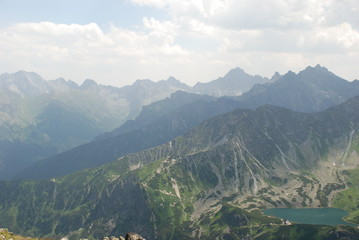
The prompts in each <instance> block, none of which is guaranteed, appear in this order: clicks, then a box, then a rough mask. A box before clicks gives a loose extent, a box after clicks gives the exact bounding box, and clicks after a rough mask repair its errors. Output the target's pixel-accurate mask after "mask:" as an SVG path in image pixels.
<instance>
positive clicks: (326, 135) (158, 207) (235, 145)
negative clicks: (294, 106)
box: [0, 97, 359, 239]
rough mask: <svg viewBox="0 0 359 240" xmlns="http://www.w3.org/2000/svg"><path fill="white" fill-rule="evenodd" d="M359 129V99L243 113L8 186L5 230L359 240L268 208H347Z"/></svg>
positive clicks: (0, 201)
mask: <svg viewBox="0 0 359 240" xmlns="http://www.w3.org/2000/svg"><path fill="white" fill-rule="evenodd" d="M358 124H359V97H355V98H352V99H350V100H348V101H347V102H345V103H343V104H341V105H338V106H335V107H332V108H330V109H328V110H326V111H322V112H318V113H300V112H293V111H291V110H288V109H285V108H282V107H275V106H271V105H267V106H263V107H259V108H257V109H255V110H249V109H247V110H246V109H237V110H234V111H232V112H229V113H225V114H222V115H219V116H216V117H214V118H211V119H209V120H206V121H204V122H202V123H200V124H199V125H197V126H195V127H194V128H192V129H191V130H189V131H187V133H185V134H184V135H182V136H179V137H177V138H175V139H173V140H171V141H168V142H167V143H165V144H163V145H159V146H157V147H154V148H149V149H146V150H143V151H140V152H137V153H132V154H129V155H126V156H123V157H121V158H119V159H117V160H115V161H112V162H110V163H107V164H105V165H101V166H100V167H97V168H93V169H87V170H83V171H81V172H76V173H73V174H69V175H65V176H63V177H58V178H52V179H49V180H41V181H13V182H0V192H1V193H6V194H1V196H0V215H1V216H2V218H1V219H0V225H2V226H6V227H8V228H10V229H16V230H17V232H20V233H21V234H24V235H30V236H31V235H33V234H36V235H42V236H52V237H54V236H56V237H61V236H68V237H70V239H78V238H84V237H86V238H99V237H100V236H104V235H119V234H120V233H123V232H126V231H128V229H132V230H133V231H136V232H139V233H140V234H141V235H143V236H147V238H149V239H213V237H214V236H222V237H223V239H240V238H243V237H248V238H255V239H267V237H268V236H276V234H279V233H280V232H282V231H292V234H293V236H300V234H301V232H303V231H306V234H314V235H313V236H322V237H323V236H325V237H328V238H321V239H331V238H330V236H332V237H333V236H337V235H338V234H339V235H341V236H344V237H347V238H349V237H352V238H349V239H355V238H356V237H358V236H359V231H358V230H357V229H355V228H351V227H325V226H317V227H313V226H312V227H308V226H307V225H300V224H297V225H293V226H287V227H286V226H284V225H282V224H280V220H277V219H274V218H270V217H266V216H264V215H262V214H261V213H260V212H259V211H260V210H261V209H265V208H269V207H294V206H295V207H308V206H309V207H327V206H332V205H333V204H334V206H335V204H342V206H344V208H346V207H345V206H347V207H348V206H349V205H345V204H349V203H348V201H345V196H346V195H345V192H344V193H343V194H342V195H341V196H339V199H338V198H337V193H338V191H343V190H345V189H350V188H351V187H350V181H351V180H350V178H349V180H348V177H350V175H351V174H353V173H351V172H350V171H352V170H351V169H354V171H358V169H357V168H356V167H357V156H358V155H357V154H358V152H357V151H358V149H359V145H358V144H359V138H358V132H357V130H358V127H359V125H358ZM333 163H335V164H333ZM352 188H353V187H352ZM351 192H353V189H351ZM352 196H353V195H352ZM354 201H356V202H358V201H359V198H358V199H355V200H354ZM350 202H353V198H352V199H351V201H350ZM348 210H349V209H348ZM351 214H353V215H350V219H351V221H353V222H356V223H359V222H358V219H359V218H358V215H356V213H355V212H354V211H352V212H351ZM283 228H285V229H287V230H285V229H283ZM109 233H110V234H109ZM315 234H316V235H315ZM257 235H258V236H257ZM260 236H262V237H263V238H261V237H260ZM285 239H286V238H285ZM288 239H289V238H288ZM297 239H304V238H297Z"/></svg>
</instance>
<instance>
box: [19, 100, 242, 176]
mask: <svg viewBox="0 0 359 240" xmlns="http://www.w3.org/2000/svg"><path fill="white" fill-rule="evenodd" d="M239 106H240V103H239V102H237V101H235V100H231V99H226V98H222V99H218V100H215V101H205V100H198V101H194V102H192V103H189V104H185V105H183V106H181V107H179V108H178V109H175V110H173V111H172V112H170V113H168V114H167V115H165V116H164V117H162V118H160V119H158V120H156V121H154V122H153V123H151V124H149V125H146V126H142V127H139V128H138V129H134V130H132V131H125V132H124V133H122V134H120V135H118V136H114V137H110V138H106V139H103V140H98V141H94V142H91V143H87V144H84V145H81V146H79V147H76V148H74V149H71V150H69V151H67V152H64V153H61V154H58V155H55V156H53V157H50V158H46V159H44V160H41V161H39V162H37V163H35V164H34V165H32V166H31V167H30V168H28V169H26V170H25V171H23V172H22V173H20V174H18V175H17V176H16V177H15V178H16V179H46V178H52V177H55V176H61V175H64V174H68V173H71V172H75V171H79V170H82V169H85V168H90V167H95V166H98V165H101V164H104V163H107V162H110V161H113V160H115V159H116V158H119V157H121V156H123V155H126V154H129V153H133V152H137V151H140V150H143V149H146V148H150V147H154V146H157V145H160V144H163V143H165V142H167V141H169V140H171V139H173V138H175V137H177V136H179V135H182V134H183V133H185V132H186V131H187V130H188V129H190V128H192V127H193V126H195V125H197V124H199V123H200V122H202V121H204V120H207V119H209V118H211V117H214V116H216V115H219V114H223V113H225V112H229V111H232V110H234V109H236V108H238V107H239Z"/></svg>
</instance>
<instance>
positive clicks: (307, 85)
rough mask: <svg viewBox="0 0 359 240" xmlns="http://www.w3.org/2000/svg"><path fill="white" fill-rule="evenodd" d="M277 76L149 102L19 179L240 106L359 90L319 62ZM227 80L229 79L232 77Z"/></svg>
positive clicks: (60, 169) (102, 157) (132, 146)
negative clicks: (239, 89) (244, 87)
mask: <svg viewBox="0 0 359 240" xmlns="http://www.w3.org/2000/svg"><path fill="white" fill-rule="evenodd" d="M236 72H238V73H239V74H245V76H247V75H248V74H246V73H244V72H243V70H240V69H234V70H232V71H231V72H230V73H229V74H227V75H226V76H233V75H235V73H236ZM275 76H277V81H273V82H268V83H265V84H257V85H255V86H254V87H253V89H251V90H250V91H248V92H247V93H244V94H242V95H241V96H239V97H231V98H228V97H222V98H219V99H218V100H217V99H216V98H214V97H209V96H206V95H198V94H190V93H185V92H178V93H175V94H173V96H171V97H170V98H167V99H164V100H161V101H159V102H155V103H153V104H150V105H147V106H144V107H143V110H142V111H141V112H140V114H139V115H138V117H137V118H136V119H134V120H129V121H127V122H126V123H125V124H123V126H121V127H120V128H117V129H115V130H113V131H111V132H109V133H105V134H102V135H100V136H98V137H97V141H95V142H91V143H87V144H85V145H82V146H79V147H77V148H74V149H71V150H69V151H66V152H63V153H61V154H59V155H55V156H51V157H48V158H44V159H43V160H41V161H38V162H36V163H35V164H34V165H32V166H30V167H28V168H27V169H25V170H24V171H20V172H19V173H18V174H16V175H15V176H14V178H15V179H44V178H51V177H56V176H60V175H64V174H67V173H71V172H74V171H78V170H81V169H85V168H89V167H95V166H98V165H100V164H103V163H106V162H109V161H112V160H114V159H116V158H118V157H121V156H123V155H124V154H129V153H132V152H136V151H139V150H143V149H146V148H148V147H153V146H156V145H159V144H163V143H165V142H166V141H169V140H171V139H172V138H174V137H177V136H179V135H182V134H183V133H185V132H186V131H187V130H189V129H190V128H191V127H194V126H195V125H197V124H198V123H200V122H201V121H204V120H207V119H209V118H210V117H213V116H216V115H219V114H222V113H225V112H228V111H231V110H234V109H235V108H239V107H242V108H252V109H253V108H256V107H258V106H261V105H264V104H266V103H268V104H272V105H276V106H284V107H287V108H289V109H292V110H295V111H302V112H313V111H320V110H324V109H325V108H327V107H329V106H334V105H336V104H339V103H341V102H343V101H344V100H346V99H348V98H349V97H352V96H355V93H357V94H359V85H358V84H359V83H358V81H354V82H348V81H346V80H344V79H342V78H340V77H338V76H336V75H334V74H333V73H331V72H329V71H328V70H327V69H326V68H324V67H321V66H319V65H317V66H315V67H308V68H306V69H305V70H303V71H301V72H299V73H298V74H294V73H293V72H288V73H287V74H285V75H284V76H280V75H279V74H276V75H275ZM257 77H258V76H255V78H257ZM273 78H274V77H273ZM273 78H272V79H273ZM223 79H227V80H226V81H227V82H228V78H227V77H224V78H223ZM218 81H219V80H215V81H212V82H210V83H208V85H211V84H213V83H218ZM197 85H198V84H197ZM224 85H225V84H224ZM259 88H261V89H262V90H261V91H258V89H259ZM233 89H235V88H233ZM209 109H210V110H209ZM99 139H101V141H99Z"/></svg>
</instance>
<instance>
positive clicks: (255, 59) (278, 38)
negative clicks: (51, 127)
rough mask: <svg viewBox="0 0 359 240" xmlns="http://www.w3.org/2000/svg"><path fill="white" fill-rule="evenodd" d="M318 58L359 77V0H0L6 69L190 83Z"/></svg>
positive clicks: (116, 81) (1, 59)
mask: <svg viewBox="0 0 359 240" xmlns="http://www.w3.org/2000/svg"><path fill="white" fill-rule="evenodd" d="M318 63H319V64H321V65H322V66H326V67H327V68H328V69H329V70H331V71H332V72H334V73H335V74H337V75H339V76H341V77H343V78H345V79H347V80H353V79H359V66H358V65H359V1H358V0H61V1H59V0H51V1H49V0H0V73H3V72H8V73H11V72H16V71H18V70H26V71H34V72H37V73H39V74H40V75H42V76H43V77H44V78H45V79H55V78H58V77H64V78H66V79H72V80H74V81H76V82H78V83H81V82H82V81H83V80H84V79H86V78H91V79H94V80H96V81H97V82H100V83H102V84H106V85H115V86H123V85H127V84H131V83H132V82H134V81H135V80H136V79H144V78H148V79H151V80H154V81H158V80H161V79H166V78H167V77H168V76H169V75H171V76H174V77H176V78H177V79H179V80H181V81H183V82H185V83H187V84H190V85H193V84H194V83H196V82H198V81H200V82H206V81H210V80H214V79H216V78H218V77H220V76H223V75H224V74H225V73H227V72H228V71H229V70H230V69H232V68H234V67H241V68H242V69H244V70H245V71H246V72H248V73H250V74H258V75H262V76H267V77H271V76H272V75H273V73H274V72H275V71H279V72H280V73H286V72H287V71H288V70H292V71H295V72H298V71H300V70H302V69H303V68H305V67H306V66H308V65H312V66H314V65H316V64H318Z"/></svg>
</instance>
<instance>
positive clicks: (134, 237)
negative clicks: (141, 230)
mask: <svg viewBox="0 0 359 240" xmlns="http://www.w3.org/2000/svg"><path fill="white" fill-rule="evenodd" d="M126 240H146V239H144V238H143V237H141V236H140V235H138V234H137V233H132V232H129V233H127V234H126Z"/></svg>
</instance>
